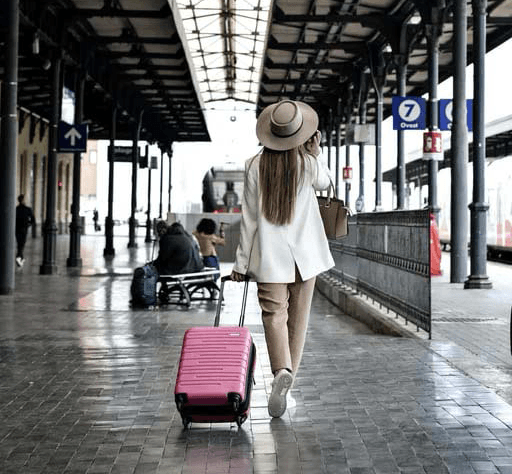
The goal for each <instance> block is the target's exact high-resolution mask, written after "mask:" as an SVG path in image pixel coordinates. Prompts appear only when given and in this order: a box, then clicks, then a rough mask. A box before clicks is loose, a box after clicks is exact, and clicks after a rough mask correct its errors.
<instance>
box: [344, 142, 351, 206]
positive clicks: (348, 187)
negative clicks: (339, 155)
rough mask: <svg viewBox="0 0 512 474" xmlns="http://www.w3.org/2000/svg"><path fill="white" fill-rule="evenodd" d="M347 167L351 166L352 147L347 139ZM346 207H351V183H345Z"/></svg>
mask: <svg viewBox="0 0 512 474" xmlns="http://www.w3.org/2000/svg"><path fill="white" fill-rule="evenodd" d="M345 166H346V167H349V166H350V145H349V144H348V143H347V139H346V137H345ZM345 206H347V207H350V182H348V181H347V182H346V183H345Z"/></svg>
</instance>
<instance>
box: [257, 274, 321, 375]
mask: <svg viewBox="0 0 512 474" xmlns="http://www.w3.org/2000/svg"><path fill="white" fill-rule="evenodd" d="M315 279H316V278H315V277H313V278H311V279H309V280H306V281H302V279H301V277H300V275H299V273H298V272H296V279H295V283H258V298H259V302H260V306H261V312H262V318H263V327H264V329H265V339H266V341H267V348H268V355H269V358H270V366H271V368H272V372H275V371H276V370H279V369H290V370H291V371H292V373H293V375H294V376H295V374H296V373H297V370H298V368H299V365H300V361H301V359H302V351H303V349H304V343H305V341H306V331H307V328H308V321H309V312H310V310H311V300H312V298H313V291H314V289H315Z"/></svg>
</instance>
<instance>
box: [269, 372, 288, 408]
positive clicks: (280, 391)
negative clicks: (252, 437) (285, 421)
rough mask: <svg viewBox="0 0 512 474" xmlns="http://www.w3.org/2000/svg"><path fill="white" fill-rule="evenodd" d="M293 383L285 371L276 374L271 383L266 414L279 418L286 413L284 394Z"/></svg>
mask: <svg viewBox="0 0 512 474" xmlns="http://www.w3.org/2000/svg"><path fill="white" fill-rule="evenodd" d="M292 383H293V376H292V374H291V373H290V372H288V371H287V370H286V369H281V370H279V371H278V372H277V374H276V376H275V377H274V381H273V382H272V393H271V394H270V398H269V400H268V413H269V415H270V416H272V417H274V418H279V417H281V416H282V415H283V413H284V412H285V411H286V394H287V393H288V390H290V387H291V386H292Z"/></svg>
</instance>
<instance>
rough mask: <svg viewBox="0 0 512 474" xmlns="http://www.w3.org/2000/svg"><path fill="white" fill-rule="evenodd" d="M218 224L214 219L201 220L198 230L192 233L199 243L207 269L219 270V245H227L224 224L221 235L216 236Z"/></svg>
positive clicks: (222, 224)
mask: <svg viewBox="0 0 512 474" xmlns="http://www.w3.org/2000/svg"><path fill="white" fill-rule="evenodd" d="M216 227H217V224H216V223H215V221H214V220H213V219H208V218H205V219H201V220H200V221H199V224H197V227H196V230H195V231H194V232H192V233H193V234H194V236H195V237H196V239H197V241H198V242H199V248H200V249H201V253H202V255H203V263H204V266H205V267H213V268H216V269H217V270H218V269H219V258H218V257H217V249H216V246H217V245H225V244H226V240H225V234H224V223H221V225H220V229H219V235H216V234H215V230H216Z"/></svg>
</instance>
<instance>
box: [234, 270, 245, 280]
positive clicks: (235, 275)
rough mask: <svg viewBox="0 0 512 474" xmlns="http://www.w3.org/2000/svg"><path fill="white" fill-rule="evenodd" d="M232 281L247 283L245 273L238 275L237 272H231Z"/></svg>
mask: <svg viewBox="0 0 512 474" xmlns="http://www.w3.org/2000/svg"><path fill="white" fill-rule="evenodd" d="M231 279H232V280H233V281H238V282H242V281H245V275H244V274H243V273H238V272H235V270H233V271H232V272H231Z"/></svg>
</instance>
